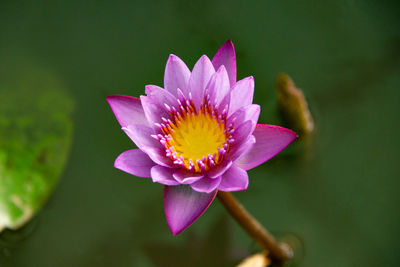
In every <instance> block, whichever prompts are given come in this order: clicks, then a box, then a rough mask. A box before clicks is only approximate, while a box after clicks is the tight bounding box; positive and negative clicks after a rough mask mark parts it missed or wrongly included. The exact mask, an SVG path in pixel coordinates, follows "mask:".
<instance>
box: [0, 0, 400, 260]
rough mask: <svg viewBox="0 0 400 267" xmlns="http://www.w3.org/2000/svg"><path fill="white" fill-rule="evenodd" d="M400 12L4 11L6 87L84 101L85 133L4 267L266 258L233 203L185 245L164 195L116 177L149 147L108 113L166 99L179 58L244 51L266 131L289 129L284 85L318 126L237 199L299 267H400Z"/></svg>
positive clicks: (7, 4) (348, 7) (130, 4)
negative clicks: (137, 148) (140, 148)
mask: <svg viewBox="0 0 400 267" xmlns="http://www.w3.org/2000/svg"><path fill="white" fill-rule="evenodd" d="M399 11H400V4H399V2H398V1H372V0H371V1H358V0H340V1H333V0H332V1H232V2H230V3H229V4H228V3H227V2H226V1H221V0H216V1H201V2H191V1H169V2H167V1H115V2H114V1H89V2H87V1H85V2H82V1H18V2H17V1H2V2H1V3H0V72H1V73H2V74H3V75H7V73H10V72H11V71H12V72H15V71H18V69H21V70H22V69H24V70H26V65H27V62H29V63H32V62H33V63H34V64H29V66H40V67H41V68H46V69H50V70H51V71H52V72H53V73H55V74H56V75H57V77H58V78H59V79H60V80H61V82H62V83H63V85H64V88H66V89H67V91H68V93H69V94H70V95H71V96H72V98H73V99H74V101H75V114H74V117H73V119H74V129H75V132H74V136H73V142H72V147H71V152H70V156H69V160H68V163H67V166H66V168H65V171H64V173H63V174H62V176H61V180H60V182H59V184H58V186H57V188H56V190H55V192H54V194H53V195H52V196H51V198H50V199H49V202H48V203H47V205H46V206H45V207H44V209H43V210H42V211H41V212H40V213H39V214H38V216H36V217H35V219H34V220H33V221H32V222H31V223H30V224H28V225H27V226H26V227H27V228H24V229H22V230H21V231H18V232H16V233H14V232H10V231H8V232H5V233H3V234H2V235H1V236H0V240H2V241H1V242H0V265H1V266H41V267H45V266H60V267H61V266H232V265H233V264H234V263H236V262H237V261H238V260H240V259H241V258H243V257H245V256H246V255H248V254H249V253H251V252H255V251H257V248H256V246H255V244H254V243H253V242H252V241H251V240H250V239H249V238H248V237H247V236H246V234H244V233H243V231H242V230H241V229H240V228H239V227H238V226H237V225H236V223H235V222H234V221H233V220H232V219H230V218H229V217H227V216H226V214H225V211H224V210H223V208H222V206H221V205H220V204H219V203H218V201H215V202H214V203H213V204H212V205H211V207H210V208H209V210H208V211H207V212H206V213H205V214H204V216H202V217H201V218H200V219H199V220H198V221H197V222H196V223H195V224H194V225H193V226H191V227H190V228H189V229H188V230H186V231H185V232H184V233H182V234H181V235H179V236H177V237H174V236H172V235H171V234H170V232H169V229H168V227H167V224H166V221H165V219H164V213H163V204H162V186H161V185H158V184H153V183H152V182H151V181H150V180H146V179H141V178H136V177H133V176H130V175H128V174H125V173H123V172H121V171H118V170H116V169H114V168H113V161H114V159H115V158H116V157H117V156H118V154H119V153H121V152H122V151H124V150H126V149H129V148H132V147H134V145H133V144H132V143H131V142H130V140H129V138H128V137H127V136H125V134H124V133H123V132H122V131H121V130H120V126H119V125H118V123H117V121H116V120H115V118H114V115H113V114H112V112H111V110H110V109H109V107H108V105H107V103H106V102H105V97H106V96H107V95H110V94H126V95H133V96H139V95H140V94H144V85H146V84H157V85H162V81H163V72H164V67H165V62H166V60H167V58H168V55H169V54H170V53H174V54H176V55H178V56H180V57H181V58H182V59H183V60H184V61H185V62H186V63H187V64H188V66H189V67H190V68H192V67H193V65H194V63H195V62H196V60H197V59H198V58H199V57H200V56H201V55H202V54H207V55H208V56H210V57H212V56H213V55H214V53H215V52H216V51H217V49H218V48H219V47H220V45H222V44H223V42H225V41H226V40H227V39H232V40H233V42H234V44H235V47H236V51H237V63H238V78H243V77H245V76H248V75H254V77H255V82H256V91H255V102H256V103H258V104H260V105H261V106H262V111H261V116H260V122H261V123H270V124H279V125H282V124H283V121H282V120H281V119H280V117H279V116H278V113H277V111H276V97H275V89H274V82H275V78H276V76H277V75H278V73H279V72H282V71H284V72H286V73H288V74H289V75H290V76H291V77H292V78H293V79H294V81H295V82H296V84H297V86H298V87H300V88H302V89H303V90H304V93H305V95H306V97H307V98H308V100H309V102H310V107H311V110H312V112H313V114H314V116H315V120H316V125H317V129H316V132H315V134H314V135H313V136H312V137H311V138H304V137H301V138H300V139H299V140H298V141H296V143H294V144H292V145H291V146H290V147H289V148H288V149H286V150H285V151H284V152H282V153H281V154H279V155H278V156H277V157H276V158H274V159H273V160H271V161H269V162H268V163H266V164H264V165H262V166H261V167H258V168H256V169H254V170H252V171H250V172H249V174H250V179H251V180H250V186H249V189H248V190H247V191H246V192H238V193H235V195H236V196H237V197H238V198H239V199H240V200H241V201H242V203H243V204H244V205H245V206H246V207H247V208H248V209H249V211H250V212H251V213H253V214H254V215H255V216H256V217H257V218H258V219H259V220H260V222H262V223H263V224H264V225H265V226H266V227H267V228H268V229H270V230H271V231H272V232H274V233H275V234H277V235H279V236H282V237H283V238H285V237H286V238H287V237H289V238H293V237H296V238H298V242H299V243H303V244H304V247H303V249H302V250H301V251H300V252H299V253H298V254H300V255H299V256H298V257H297V258H296V260H295V264H294V265H295V266H335V267H336V266H397V265H398V260H397V255H398V250H399V245H398V238H399V236H400V230H399V229H400V228H399V224H400V214H399V212H398V204H399V201H400V196H399V186H400V181H399V174H400V165H399V164H398V160H399V156H398V148H399V147H400V146H399V145H400V144H399V140H400V139H399V138H398V136H399V134H400V127H399V124H398V122H399V120H398V115H399V114H400V113H399V111H400V110H399V104H398V103H399V100H400V93H399V92H400V90H399V88H400V17H399ZM10 66H13V67H12V68H10ZM32 71H34V70H32ZM0 88H1V90H15V88H5V87H4V85H2V81H0ZM30 97H31V96H30ZM2 101H6V100H5V99H2ZM16 104H17V103H16Z"/></svg>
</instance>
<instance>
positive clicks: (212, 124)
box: [155, 100, 233, 172]
mask: <svg viewBox="0 0 400 267" xmlns="http://www.w3.org/2000/svg"><path fill="white" fill-rule="evenodd" d="M204 102H205V104H203V105H202V106H201V107H200V108H199V110H198V111H196V108H195V105H194V103H193V101H189V100H187V101H180V100H178V103H179V107H178V110H177V109H176V108H174V107H172V108H171V107H169V106H168V105H165V106H166V108H167V110H168V111H169V113H170V116H171V119H165V118H162V120H163V123H161V124H158V125H157V126H159V127H160V129H161V132H162V134H159V135H157V136H155V137H156V138H157V139H158V140H159V141H160V143H161V144H163V146H164V147H165V151H166V156H167V157H169V158H171V160H173V162H174V164H176V165H178V166H180V167H182V168H185V169H187V170H189V171H193V172H202V171H207V170H209V169H210V168H211V167H213V166H215V165H218V164H219V163H221V162H222V160H223V158H224V155H225V154H226V152H227V150H228V149H229V144H230V143H231V141H233V139H232V137H231V131H229V130H227V128H226V115H227V114H226V113H227V112H226V111H225V110H224V111H223V112H222V113H221V114H220V113H219V112H218V109H217V108H216V107H215V106H213V105H210V104H209V102H208V101H206V100H205V101H204Z"/></svg>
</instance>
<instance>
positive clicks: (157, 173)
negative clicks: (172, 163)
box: [151, 165, 179, 185]
mask: <svg viewBox="0 0 400 267" xmlns="http://www.w3.org/2000/svg"><path fill="white" fill-rule="evenodd" d="M174 171H175V170H174V169H170V168H166V167H163V166H160V165H156V166H154V167H153V168H151V178H152V179H153V182H155V183H159V184H164V185H178V184H179V183H178V182H177V181H176V180H175V179H174V177H173V176H172V174H173V173H174Z"/></svg>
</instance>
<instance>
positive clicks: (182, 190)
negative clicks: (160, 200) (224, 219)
mask: <svg viewBox="0 0 400 267" xmlns="http://www.w3.org/2000/svg"><path fill="white" fill-rule="evenodd" d="M216 194H217V191H216V190H215V191H214V192H212V193H210V194H205V193H199V192H196V191H194V190H193V189H192V188H190V186H188V185H180V186H166V187H164V211H165V217H166V219H167V223H168V226H169V228H170V229H171V232H172V234H174V235H177V234H179V233H181V232H182V231H183V230H185V229H186V228H188V227H189V226H190V225H191V224H192V223H194V221H196V220H197V219H198V218H199V217H200V216H201V215H202V214H203V213H204V212H205V211H206V209H207V208H208V207H209V206H210V204H211V202H212V201H213V200H214V198H215V195H216Z"/></svg>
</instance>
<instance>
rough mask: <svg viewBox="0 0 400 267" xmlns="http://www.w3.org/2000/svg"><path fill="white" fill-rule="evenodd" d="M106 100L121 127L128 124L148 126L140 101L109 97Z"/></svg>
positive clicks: (130, 98)
mask: <svg viewBox="0 0 400 267" xmlns="http://www.w3.org/2000/svg"><path fill="white" fill-rule="evenodd" d="M106 100H107V102H108V104H109V105H110V107H111V109H112V111H113V112H114V115H115V117H116V118H117V120H118V122H119V124H121V126H122V127H126V126H128V125H130V124H143V125H148V122H147V119H146V117H145V115H144V112H143V108H142V104H141V103H140V99H138V98H136V97H132V96H124V95H111V96H108V97H107V98H106Z"/></svg>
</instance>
